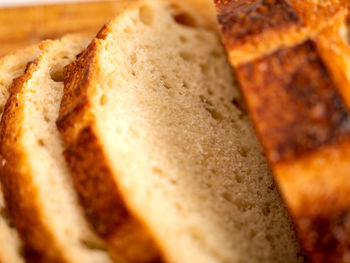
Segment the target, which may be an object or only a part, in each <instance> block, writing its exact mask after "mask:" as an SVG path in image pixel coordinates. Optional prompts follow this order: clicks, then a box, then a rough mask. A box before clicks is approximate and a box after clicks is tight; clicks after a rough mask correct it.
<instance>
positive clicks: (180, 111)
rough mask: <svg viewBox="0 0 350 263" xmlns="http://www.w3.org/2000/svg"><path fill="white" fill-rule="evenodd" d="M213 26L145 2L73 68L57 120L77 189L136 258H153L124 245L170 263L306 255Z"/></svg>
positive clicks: (97, 222) (182, 9)
mask: <svg viewBox="0 0 350 263" xmlns="http://www.w3.org/2000/svg"><path fill="white" fill-rule="evenodd" d="M208 21H211V22H212V23H214V21H215V17H214V16H201V15H199V13H197V12H195V11H193V10H192V9H191V8H189V7H186V6H180V5H179V4H171V3H169V2H164V1H138V2H137V3H135V4H134V5H132V6H131V7H130V8H129V9H127V10H125V11H124V12H123V13H122V14H121V15H119V16H118V17H116V18H115V19H114V20H113V21H111V22H110V23H109V24H107V25H106V26H105V27H104V28H103V29H102V30H101V31H100V33H99V34H98V36H97V38H96V39H94V40H93V42H92V43H91V44H90V46H89V47H88V48H87V49H86V50H85V51H84V52H83V53H82V54H81V55H80V56H79V57H78V59H77V61H75V62H74V63H72V64H70V65H69V66H67V67H66V73H65V91H64V96H63V99H62V104H61V110H60V117H59V120H58V122H57V124H58V127H59V130H60V132H61V133H62V135H63V137H64V140H65V142H66V144H67V147H68V148H67V150H66V152H65V156H66V159H67V161H68V163H69V166H70V168H71V170H72V174H73V178H74V182H75V187H76V189H77V191H78V192H79V194H80V197H81V199H82V203H83V205H84V207H85V211H86V213H87V215H88V217H89V218H90V221H91V222H92V224H93V225H94V227H95V229H96V230H97V232H98V233H99V234H100V236H101V237H103V238H104V240H106V242H107V243H108V244H109V246H110V247H111V248H112V249H114V251H117V253H118V254H119V256H120V257H121V258H123V259H126V260H127V261H129V262H141V261H142V262H147V261H148V262H149V261H152V257H150V258H147V257H145V255H142V254H141V253H139V254H135V253H134V254H133V253H128V251H127V250H123V249H125V248H127V247H128V246H133V249H135V250H137V251H141V252H144V253H146V255H153V258H156V257H157V254H156V253H155V254H153V253H154V251H155V252H158V253H159V254H160V257H161V259H162V260H163V261H165V262H177V263H186V262H202V263H204V262H230V263H232V262H302V261H303V258H302V256H301V254H300V249H299V246H298V243H297V240H296V238H295V233H294V230H293V227H292V225H291V223H290V220H289V216H288V214H287V211H286V209H285V207H284V205H283V203H282V201H281V199H280V196H279V193H278V191H277V190H276V188H275V185H274V182H273V179H272V177H271V175H270V172H269V169H268V167H267V164H266V162H265V158H264V156H263V154H262V152H261V147H260V145H259V143H258V141H257V139H256V137H255V135H254V131H253V129H252V127H251V124H250V122H249V119H248V117H247V115H246V113H245V111H244V109H243V108H244V107H243V106H242V105H241V97H240V95H239V92H238V90H237V88H236V87H235V84H234V79H233V76H232V72H231V69H230V66H229V64H228V63H227V61H226V55H225V52H224V50H223V48H222V46H221V44H220V41H219V37H218V35H217V34H216V32H215V31H214V30H211V29H208V27H206V26H203V25H204V24H205V23H206V24H207V23H208ZM135 225H137V227H135ZM140 236H141V237H142V238H147V237H148V238H150V239H151V240H153V242H154V244H153V250H152V247H150V245H151V244H150V243H149V242H143V240H144V239H142V240H140ZM146 240H147V239H146ZM135 244H136V245H135ZM153 261H154V259H153ZM153 261H152V262H153Z"/></svg>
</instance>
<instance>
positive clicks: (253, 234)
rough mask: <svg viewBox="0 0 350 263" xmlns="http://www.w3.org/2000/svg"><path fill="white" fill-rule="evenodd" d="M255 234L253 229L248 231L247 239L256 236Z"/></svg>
mask: <svg viewBox="0 0 350 263" xmlns="http://www.w3.org/2000/svg"><path fill="white" fill-rule="evenodd" d="M256 234H257V232H256V231H255V230H254V229H250V231H249V238H250V239H253V238H254V237H255V236H256Z"/></svg>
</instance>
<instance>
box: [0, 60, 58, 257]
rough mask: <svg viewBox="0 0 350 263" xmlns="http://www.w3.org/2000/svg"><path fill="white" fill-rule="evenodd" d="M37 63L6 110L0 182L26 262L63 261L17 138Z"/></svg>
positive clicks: (14, 91)
mask: <svg viewBox="0 0 350 263" xmlns="http://www.w3.org/2000/svg"><path fill="white" fill-rule="evenodd" d="M36 63H37V62H33V63H32V65H30V66H29V67H28V68H27V70H26V73H25V75H23V76H21V77H19V78H17V79H16V80H14V82H13V86H12V88H11V95H10V98H9V99H8V101H7V104H6V107H5V111H4V114H3V117H2V122H1V127H0V135H1V142H2V144H1V152H2V153H3V155H4V157H5V159H6V164H5V166H4V167H3V170H2V178H1V179H2V183H3V185H4V187H3V190H4V196H5V200H6V202H7V205H8V209H9V211H10V214H11V216H12V217H13V222H14V225H15V226H16V229H17V230H18V232H19V233H20V236H21V238H22V240H23V243H24V249H23V251H24V257H25V258H26V260H27V261H28V262H64V260H63V258H62V257H61V255H60V252H59V251H58V250H57V249H56V248H55V247H54V246H53V245H52V244H54V242H53V240H54V238H53V237H52V235H51V233H50V232H49V231H47V229H46V227H45V226H44V225H43V224H42V223H41V220H40V219H39V218H40V210H39V209H38V207H37V206H36V205H35V200H36V198H37V192H36V190H35V188H34V187H31V186H30V185H31V180H28V178H27V176H26V174H27V172H26V171H28V169H29V166H28V164H27V162H26V159H25V157H24V156H23V155H22V154H21V152H20V151H18V150H17V149H18V147H19V146H18V143H19V142H18V140H17V138H18V137H19V136H20V134H21V132H22V131H21V129H20V128H19V127H20V126H19V125H18V123H19V122H20V121H21V118H22V117H21V114H16V113H17V112H21V105H23V104H22V103H19V102H20V101H21V100H22V99H23V98H22V97H21V96H20V91H21V89H22V87H23V85H24V84H25V83H26V81H27V80H28V79H29V78H30V77H31V72H32V70H33V67H34V65H35V64H36ZM21 185H26V187H25V189H26V191H18V189H20V188H21ZM29 215H30V216H29ZM33 226H35V227H33ZM42 251H46V253H42Z"/></svg>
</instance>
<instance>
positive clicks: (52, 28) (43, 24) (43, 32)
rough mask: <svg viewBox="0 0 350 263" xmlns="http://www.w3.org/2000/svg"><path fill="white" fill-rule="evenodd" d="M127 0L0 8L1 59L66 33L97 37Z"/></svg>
mask: <svg viewBox="0 0 350 263" xmlns="http://www.w3.org/2000/svg"><path fill="white" fill-rule="evenodd" d="M125 3H126V1H105V2H88V3H76V4H57V5H47V6H31V7H19V8H18V7H16V8H4V9H0V56H3V55H5V54H7V53H9V52H11V51H14V50H16V49H19V48H22V47H25V46H28V45H30V44H36V43H38V42H40V41H41V40H44V39H55V38H59V37H60V36H62V35H64V34H66V33H73V32H78V31H79V32H82V31H84V32H88V33H91V34H96V33H97V32H98V30H99V29H100V28H101V27H102V26H103V25H104V24H105V23H107V22H108V21H109V20H110V19H111V18H112V17H113V15H114V14H116V13H117V12H118V10H121V8H122V7H123V6H124V5H125Z"/></svg>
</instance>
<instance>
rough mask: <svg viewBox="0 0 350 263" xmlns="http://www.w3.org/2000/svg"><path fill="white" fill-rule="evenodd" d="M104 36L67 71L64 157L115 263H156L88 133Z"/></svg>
mask: <svg viewBox="0 0 350 263" xmlns="http://www.w3.org/2000/svg"><path fill="white" fill-rule="evenodd" d="M136 4H137V3H134V5H136ZM132 6H133V5H131V7H132ZM108 32H109V28H108V24H107V25H106V26H104V27H103V28H102V29H101V30H100V32H99V33H98V35H97V37H96V39H95V40H93V41H92V43H91V44H90V45H89V47H88V48H87V49H86V50H85V51H84V52H83V53H82V54H80V55H79V56H78V58H77V60H76V61H75V62H74V63H72V64H70V65H68V66H66V68H65V80H64V83H65V88H64V95H63V98H62V102H61V108H60V114H59V118H58V120H57V127H58V129H59V131H60V132H61V134H62V136H63V138H64V140H65V142H66V144H67V145H68V147H67V150H66V151H65V157H66V160H67V163H68V166H69V167H70V169H71V171H72V177H73V180H74V184H75V188H76V190H77V192H78V194H79V197H80V200H81V202H82V205H83V207H84V208H85V212H86V215H87V217H88V218H89V220H90V222H91V224H92V225H93V227H94V229H95V230H96V232H97V233H98V234H99V235H100V236H101V237H102V238H103V239H104V240H105V241H106V243H107V244H108V245H109V246H110V248H111V251H112V253H111V254H112V255H113V257H114V259H115V261H117V262H119V261H122V262H124V261H125V262H160V254H159V250H158V249H157V247H156V245H155V243H154V241H153V240H152V238H151V236H150V235H149V233H148V231H147V229H146V228H145V227H144V225H143V224H142V223H141V222H140V221H139V220H138V219H137V218H136V217H135V216H134V215H132V214H131V213H130V212H129V211H128V210H127V208H126V204H125V202H124V200H123V199H122V196H121V194H120V192H119V189H118V186H117V185H116V184H115V182H114V180H113V179H112V178H113V174H112V172H111V171H110V168H109V165H108V161H107V159H106V157H105V155H104V152H103V150H102V147H101V146H100V143H99V141H98V139H97V136H96V134H95V131H94V128H93V123H92V121H93V120H92V116H93V115H92V113H91V112H90V110H91V109H90V103H89V100H90V98H91V96H92V93H93V92H94V91H93V87H94V79H93V78H92V73H93V72H94V71H97V70H98V68H97V63H96V62H95V59H96V53H97V52H98V48H99V40H100V39H104V38H106V37H107V35H108ZM106 192H108V195H107V194H105V193H106Z"/></svg>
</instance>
